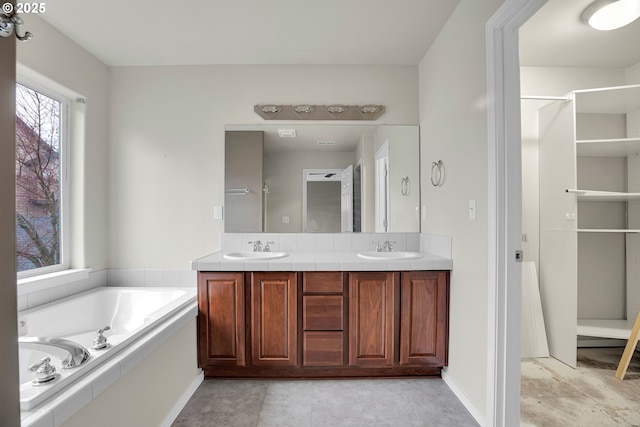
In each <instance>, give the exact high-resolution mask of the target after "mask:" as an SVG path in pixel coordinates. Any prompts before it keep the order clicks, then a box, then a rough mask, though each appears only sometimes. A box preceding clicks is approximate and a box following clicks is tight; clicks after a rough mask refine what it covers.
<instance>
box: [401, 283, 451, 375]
mask: <svg viewBox="0 0 640 427" xmlns="http://www.w3.org/2000/svg"><path fill="white" fill-rule="evenodd" d="M401 286H402V287H401V290H400V294H401V298H402V301H401V304H400V361H399V363H400V365H410V364H417V365H425V364H428V365H435V366H447V362H448V360H447V357H448V351H447V344H448V338H449V328H448V325H449V321H448V320H449V313H448V310H449V274H448V272H445V271H404V272H402V279H401Z"/></svg>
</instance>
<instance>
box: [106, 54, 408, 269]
mask: <svg viewBox="0 0 640 427" xmlns="http://www.w3.org/2000/svg"><path fill="white" fill-rule="evenodd" d="M274 102H275V103H283V104H297V103H313V104H332V103H336V102H338V103H343V104H363V103H366V104H369V103H375V104H384V105H385V106H386V108H387V110H386V113H385V115H383V116H382V117H381V118H380V119H379V121H380V123H389V124H415V123H416V122H417V121H418V112H417V106H418V69H417V67H416V66H319V65H314V66H306V65H297V66H277V65H274V66H260V65H250V66H233V65H229V66H176V67H122V68H113V69H112V70H111V126H110V134H111V143H110V152H109V162H110V180H109V219H110V220H109V230H110V243H109V248H110V249H109V251H110V252H109V255H110V266H111V267H115V268H185V266H188V263H189V261H190V260H191V259H193V258H197V257H200V256H203V255H205V254H207V253H210V252H213V251H215V250H217V249H218V247H219V233H220V232H222V231H223V224H222V221H214V220H213V207H214V206H215V205H221V204H222V201H223V180H224V170H223V165H224V156H223V150H224V126H225V125H226V124H254V123H262V122H263V120H261V119H260V117H259V116H258V115H256V113H254V111H253V106H254V105H255V104H260V103H274Z"/></svg>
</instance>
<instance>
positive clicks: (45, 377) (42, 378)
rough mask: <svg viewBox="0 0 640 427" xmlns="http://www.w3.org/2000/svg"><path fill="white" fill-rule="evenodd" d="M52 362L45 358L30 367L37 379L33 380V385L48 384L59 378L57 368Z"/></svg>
mask: <svg viewBox="0 0 640 427" xmlns="http://www.w3.org/2000/svg"><path fill="white" fill-rule="evenodd" d="M50 362H51V359H50V358H48V357H45V358H44V359H42V360H41V361H39V362H38V363H34V364H33V365H31V366H29V370H30V371H31V372H35V373H36V379H34V380H33V384H42V383H47V382H49V381H51V380H53V379H55V378H57V376H58V374H57V373H56V367H55V366H53V365H51V364H50Z"/></svg>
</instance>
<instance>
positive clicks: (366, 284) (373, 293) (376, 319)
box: [349, 272, 399, 367]
mask: <svg viewBox="0 0 640 427" xmlns="http://www.w3.org/2000/svg"><path fill="white" fill-rule="evenodd" d="M398 281H399V273H387V272H384V273H383V272H374V273H350V274H349V364H350V365H352V366H363V367H367V366H372V367H373V366H391V365H393V362H394V354H395V353H394V347H395V336H396V335H395V323H396V322H395V317H394V311H395V310H394V309H395V300H396V297H395V288H396V283H397V282H398Z"/></svg>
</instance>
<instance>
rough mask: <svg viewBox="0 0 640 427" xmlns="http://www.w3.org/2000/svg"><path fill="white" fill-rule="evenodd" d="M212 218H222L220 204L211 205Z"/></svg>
mask: <svg viewBox="0 0 640 427" xmlns="http://www.w3.org/2000/svg"><path fill="white" fill-rule="evenodd" d="M213 219H222V206H214V207H213Z"/></svg>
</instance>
